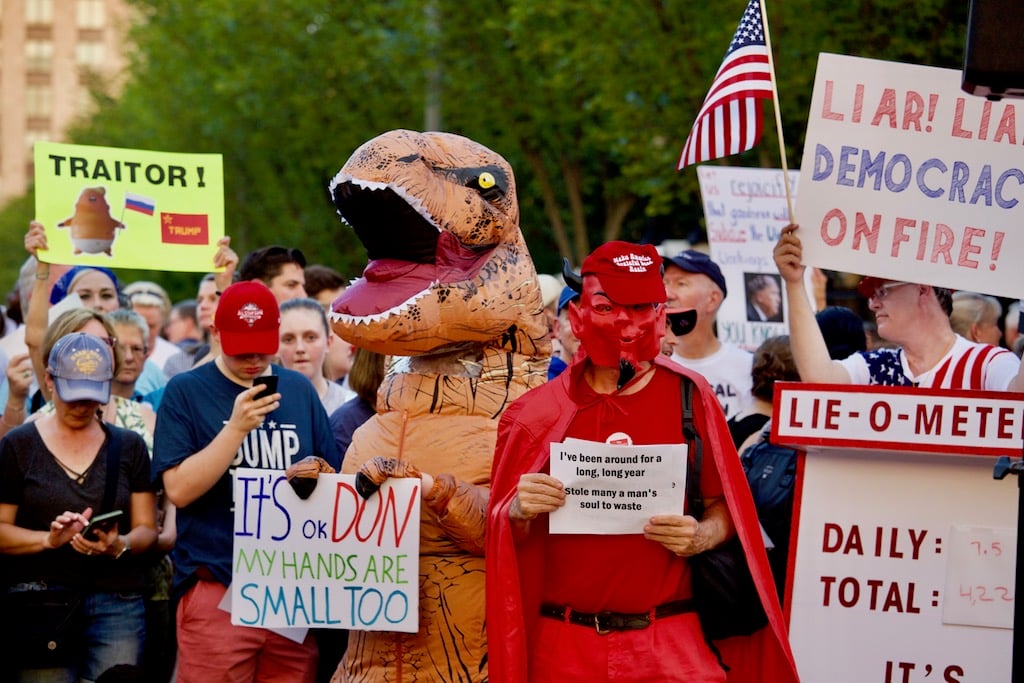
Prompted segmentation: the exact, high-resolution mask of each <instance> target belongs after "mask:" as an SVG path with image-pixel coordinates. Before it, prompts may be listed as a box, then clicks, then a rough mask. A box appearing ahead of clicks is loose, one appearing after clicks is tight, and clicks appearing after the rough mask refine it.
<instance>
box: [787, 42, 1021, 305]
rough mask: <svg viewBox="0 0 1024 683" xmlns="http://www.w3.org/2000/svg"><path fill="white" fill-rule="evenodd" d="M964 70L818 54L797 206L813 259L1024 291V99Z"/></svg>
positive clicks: (854, 269)
mask: <svg viewBox="0 0 1024 683" xmlns="http://www.w3.org/2000/svg"><path fill="white" fill-rule="evenodd" d="M960 80H961V74H960V72H959V71H957V70H953V69H939V68H935V67H926V66H918V65H913V64H899V63H894V62H883V61H877V60H871V59H861V58H856V57H847V56H842V55H833V54H822V55H820V56H819V59H818V70H817V75H816V77H815V83H814V93H813V96H812V99H811V107H810V111H809V116H808V124H807V140H806V144H805V146H804V157H803V162H802V166H801V169H800V179H801V192H800V194H799V197H798V201H797V207H796V210H795V212H796V221H797V223H799V224H800V232H799V235H800V237H801V241H802V242H803V246H804V263H805V264H806V265H812V266H818V267H821V268H830V269H834V270H841V271H845V272H850V273H859V274H863V275H876V276H879V277H884V278H889V279H894V280H909V281H913V282H920V283H925V284H932V285H940V286H945V287H952V288H954V289H964V290H970V291H978V292H985V293H989V294H996V295H1003V296H1010V297H1013V298H1018V297H1019V296H1020V293H1021V291H1022V286H1024V270H1022V269H1021V268H1019V267H1017V264H1018V263H1019V262H1020V259H1021V256H1022V255H1024V230H1021V225H1022V217H1024V206H1022V205H1021V200H1024V170H1022V169H1024V147H1022V143H1024V103H1021V102H1020V101H1014V100H1010V99H1007V100H1003V101H1001V102H989V101H988V100H985V99H984V98H981V97H974V96H972V95H968V94H966V93H964V92H962V91H961V90H960Z"/></svg>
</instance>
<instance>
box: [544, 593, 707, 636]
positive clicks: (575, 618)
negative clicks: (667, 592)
mask: <svg viewBox="0 0 1024 683" xmlns="http://www.w3.org/2000/svg"><path fill="white" fill-rule="evenodd" d="M693 610H694V608H693V601H692V600H674V601H672V602H666V603H665V604H664V605H658V606H657V607H655V608H654V609H652V610H650V611H649V612H640V613H639V614H622V613H620V612H579V611H577V610H574V609H572V608H571V607H566V606H563V605H541V606H540V615H541V616H542V617H549V618H551V619H558V620H560V621H564V622H566V623H568V624H578V625H580V626H593V627H594V628H595V629H596V630H597V632H598V633H599V634H601V635H605V634H607V633H611V632H612V631H635V630H639V629H644V628H647V627H648V626H650V625H651V624H652V623H653V622H654V621H655V620H657V619H664V618H665V617H671V616H674V615H676V614H683V613H685V612H692V611H693Z"/></svg>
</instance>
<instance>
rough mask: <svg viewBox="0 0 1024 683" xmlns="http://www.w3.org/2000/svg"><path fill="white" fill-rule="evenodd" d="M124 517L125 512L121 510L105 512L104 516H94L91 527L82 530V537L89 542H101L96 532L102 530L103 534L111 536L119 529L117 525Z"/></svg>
mask: <svg viewBox="0 0 1024 683" xmlns="http://www.w3.org/2000/svg"><path fill="white" fill-rule="evenodd" d="M123 516H124V512H123V511H121V510H114V511H113V512H105V513H103V514H102V515H96V516H94V517H93V518H92V519H90V520H89V526H87V527H85V528H84V529H82V537H83V538H85V539H86V540H87V541H98V540H100V539H99V536H98V535H97V534H96V531H97V530H100V531H103V533H106V534H109V533H110V532H111V531H113V530H114V529H115V528H116V527H117V523H118V522H119V521H120V520H121V517H123Z"/></svg>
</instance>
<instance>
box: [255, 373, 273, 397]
mask: <svg viewBox="0 0 1024 683" xmlns="http://www.w3.org/2000/svg"><path fill="white" fill-rule="evenodd" d="M252 383H253V385H256V384H262V385H263V389H262V390H261V391H260V392H259V393H257V394H256V395H255V396H254V397H253V400H259V399H261V398H266V397H267V396H271V395H273V394H276V393H277V375H261V376H259V377H255V378H253V380H252Z"/></svg>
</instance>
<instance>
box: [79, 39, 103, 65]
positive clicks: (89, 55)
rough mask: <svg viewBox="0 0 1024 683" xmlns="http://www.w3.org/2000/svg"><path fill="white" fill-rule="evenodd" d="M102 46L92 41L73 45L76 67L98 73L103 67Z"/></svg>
mask: <svg viewBox="0 0 1024 683" xmlns="http://www.w3.org/2000/svg"><path fill="white" fill-rule="evenodd" d="M104 54H105V51H104V45H103V43H101V42H97V41H94V40H89V41H81V42H79V43H78V44H77V45H75V61H76V62H78V66H81V67H85V68H87V69H91V70H93V71H99V70H100V68H101V67H102V66H103V56H104Z"/></svg>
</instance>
